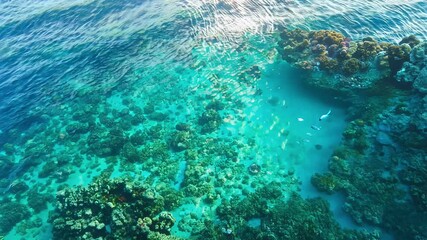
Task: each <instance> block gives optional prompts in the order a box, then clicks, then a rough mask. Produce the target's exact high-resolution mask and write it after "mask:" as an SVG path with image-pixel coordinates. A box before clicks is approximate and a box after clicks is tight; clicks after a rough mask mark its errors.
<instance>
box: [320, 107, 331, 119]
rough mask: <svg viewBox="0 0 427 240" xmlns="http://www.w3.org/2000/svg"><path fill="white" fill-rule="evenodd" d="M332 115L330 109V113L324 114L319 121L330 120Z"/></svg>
mask: <svg viewBox="0 0 427 240" xmlns="http://www.w3.org/2000/svg"><path fill="white" fill-rule="evenodd" d="M330 114H331V109H329V111H328V112H327V113H326V114H323V115H322V116H320V118H319V121H322V120H323V119H326V118H328V117H329V115H330Z"/></svg>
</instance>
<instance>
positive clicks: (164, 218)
mask: <svg viewBox="0 0 427 240" xmlns="http://www.w3.org/2000/svg"><path fill="white" fill-rule="evenodd" d="M163 205H164V199H163V197H162V196H160V195H159V194H158V193H156V191H155V190H154V189H152V188H150V187H149V186H147V185H144V184H136V183H132V182H130V181H129V180H127V179H115V180H105V179H99V180H97V181H96V182H94V183H92V184H90V185H89V186H88V187H86V188H77V189H64V190H61V191H59V192H58V194H57V204H56V209H55V212H54V213H53V214H52V216H51V219H50V221H51V222H52V225H53V235H54V238H57V239H59V238H60V239H87V238H93V239H94V238H107V239H108V238H112V239H131V238H132V239H133V238H138V239H152V237H149V236H152V234H156V236H158V237H159V238H157V239H161V237H162V236H164V235H169V234H170V230H171V227H172V226H173V225H174V222H175V219H174V217H173V216H172V215H171V214H170V213H168V212H164V211H162V210H163ZM165 239H166V238H165Z"/></svg>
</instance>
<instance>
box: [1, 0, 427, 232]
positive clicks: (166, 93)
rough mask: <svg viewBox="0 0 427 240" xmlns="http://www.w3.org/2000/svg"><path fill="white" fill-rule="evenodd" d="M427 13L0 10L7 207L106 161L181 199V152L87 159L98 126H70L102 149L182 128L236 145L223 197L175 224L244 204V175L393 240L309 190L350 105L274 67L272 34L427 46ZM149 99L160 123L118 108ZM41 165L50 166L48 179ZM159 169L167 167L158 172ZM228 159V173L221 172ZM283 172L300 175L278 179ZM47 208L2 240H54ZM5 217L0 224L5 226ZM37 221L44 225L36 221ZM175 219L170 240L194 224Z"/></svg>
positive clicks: (356, 8)
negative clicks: (252, 169) (315, 201)
mask: <svg viewBox="0 0 427 240" xmlns="http://www.w3.org/2000/svg"><path fill="white" fill-rule="evenodd" d="M426 12H427V3H426V2H425V1H415V0H409V1H405V2H404V3H402V1H369V2H367V1H362V0H358V1H328V2H325V1H317V0H313V1H249V0H234V1H214V2H211V1H159V2H152V1H132V2H127V3H120V2H115V1H23V0H19V1H3V2H0V42H1V44H0V69H1V71H0V146H2V148H0V150H1V151H0V156H2V157H3V156H7V157H6V158H7V159H6V158H2V159H1V160H2V161H3V162H2V164H3V166H5V167H3V168H2V169H3V170H4V172H2V173H1V177H2V179H1V181H2V182H1V186H0V187H1V188H2V189H3V191H2V192H3V194H2V196H1V198H2V199H3V200H2V204H6V203H8V202H10V201H12V202H19V203H22V204H24V205H26V204H28V201H29V199H28V191H29V190H24V191H23V192H19V193H14V192H11V191H10V188H11V186H12V188H13V186H14V184H17V183H25V185H27V186H28V188H29V189H36V192H38V193H40V194H43V195H45V196H47V198H49V197H50V198H54V197H55V193H56V191H57V190H58V186H61V187H60V188H62V185H64V184H66V185H68V186H70V187H76V186H80V185H82V186H88V185H89V184H90V183H91V182H92V181H93V180H94V178H95V177H97V176H99V175H100V174H101V173H102V172H103V171H104V170H105V169H107V168H108V167H112V168H113V169H114V170H113V171H112V174H111V178H115V177H121V176H131V177H132V178H133V179H136V181H141V182H144V181H147V182H149V183H150V184H152V185H155V186H157V185H167V186H171V187H173V188H175V189H177V190H178V191H184V190H182V189H181V187H180V183H181V182H183V181H185V179H186V176H184V171H185V168H186V164H188V162H187V161H186V160H185V157H184V152H176V151H173V149H168V150H167V151H168V153H169V154H170V156H169V158H168V162H167V163H164V164H163V165H162V163H161V162H158V161H157V162H156V161H154V162H153V161H151V162H150V161H148V160H147V161H137V162H133V163H130V164H127V165H124V164H123V163H124V162H126V160H125V157H124V156H123V153H120V149H119V153H117V154H113V156H112V158H114V159H116V160H114V161H113V160H111V158H107V157H102V156H99V155H96V154H93V152H94V151H95V150H94V149H93V148H91V146H90V143H89V142H90V139H89V138H90V135H91V133H93V132H94V131H95V130H94V129H95V127H93V128H91V130H89V131H85V132H84V133H82V134H78V133H75V132H72V131H67V127H69V126H70V125H72V124H76V123H79V122H85V121H87V122H90V123H91V124H92V123H93V124H95V125H97V126H99V127H100V131H101V132H102V131H103V132H104V133H99V136H100V137H99V138H98V139H96V140H95V141H105V140H106V141H109V140H110V138H111V136H110V134H109V133H108V132H109V131H110V130H111V129H114V128H121V129H123V132H124V134H125V136H129V137H130V136H132V135H133V134H134V133H136V132H137V131H138V130H140V131H145V132H147V134H148V137H147V140H145V142H144V143H143V144H140V145H138V146H137V148H138V150H142V149H143V148H145V147H146V146H150V144H152V143H153V142H156V141H157V142H164V143H168V141H169V139H170V138H171V136H172V134H173V132H174V131H175V126H176V124H177V123H181V122H186V123H188V124H190V125H191V128H193V129H194V130H196V131H195V135H197V137H195V138H197V139H193V141H195V142H198V143H197V144H196V145H197V146H198V147H199V145H200V143H201V142H205V143H206V145H208V144H209V143H210V142H214V143H219V144H223V145H230V146H232V148H234V150H235V152H237V157H236V158H235V159H233V161H231V162H229V163H228V162H227V161H230V159H229V157H226V156H222V155H215V154H212V156H209V154H207V156H206V158H207V157H211V158H212V161H211V162H209V163H208V164H207V166H206V165H205V166H204V169H203V171H205V173H206V174H209V173H210V172H215V178H216V179H217V180H218V179H223V181H224V182H225V183H224V185H223V186H222V187H216V190H217V191H219V192H221V197H220V198H219V199H218V200H217V201H216V202H215V203H214V204H206V203H204V202H203V201H202V199H203V197H192V196H187V198H186V200H185V201H183V202H182V204H181V205H179V206H176V208H174V209H172V210H171V212H172V213H173V215H174V217H175V218H176V222H177V223H178V222H179V221H181V220H182V219H185V217H186V216H187V215H188V214H190V213H193V214H196V215H197V216H198V219H199V220H200V221H203V219H204V218H207V216H209V217H212V216H215V208H216V207H217V206H219V205H220V204H221V201H222V200H229V199H230V198H236V196H241V197H242V196H243V195H242V189H248V191H249V192H253V191H254V190H255V189H254V187H253V186H251V185H250V184H247V183H245V182H243V181H242V179H244V178H245V177H248V176H249V178H250V179H251V180H250V182H252V181H257V182H258V183H259V184H261V185H262V184H268V183H270V182H279V183H280V184H282V185H281V186H282V191H283V199H284V200H287V199H288V198H289V195H290V193H291V192H292V191H294V190H295V191H297V192H298V193H299V194H300V195H301V196H302V197H304V198H309V197H319V196H320V197H323V198H325V199H327V200H328V201H329V203H330V204H331V209H332V211H333V214H334V216H335V219H336V220H337V221H338V223H340V225H341V226H342V227H345V228H350V229H368V230H370V231H371V230H373V229H377V230H378V231H380V232H381V231H382V232H381V236H382V237H383V238H393V236H391V235H390V234H389V233H388V232H387V231H383V230H382V229H381V228H380V227H378V226H370V225H369V224H362V225H357V224H355V223H354V222H353V221H352V220H351V219H350V217H349V216H348V215H347V214H346V213H344V212H343V211H342V205H344V203H343V201H344V200H343V199H342V198H343V196H341V195H338V194H336V195H332V196H326V195H325V194H322V193H319V192H318V191H317V190H315V189H314V187H313V186H312V185H311V184H310V178H311V176H312V175H313V174H314V173H316V172H324V171H326V170H327V169H328V159H329V158H330V156H331V155H332V153H333V151H334V149H335V148H336V147H337V146H338V145H339V144H340V141H341V138H342V132H343V131H344V129H345V127H346V124H347V122H346V107H347V106H346V105H345V104H343V103H342V102H341V101H340V100H339V99H340V98H338V96H337V95H334V94H331V93H325V92H318V91H315V90H311V89H309V88H307V87H306V86H304V85H303V84H302V82H303V79H302V78H303V77H302V75H301V74H300V73H299V72H298V71H297V70H295V69H292V68H291V67H290V66H289V65H288V64H287V63H284V62H283V61H281V60H280V56H278V53H277V51H276V41H277V34H278V31H279V30H280V29H284V28H297V27H298V28H303V29H312V30H318V29H333V30H336V31H340V32H342V33H343V34H345V35H346V36H349V37H350V38H352V39H361V38H363V37H366V36H373V37H375V38H376V39H379V40H382V41H388V42H392V43H395V42H398V41H399V40H400V39H401V38H402V37H403V36H407V35H410V34H415V35H416V36H418V37H419V38H420V39H424V40H425V39H426V37H427V30H426V28H425V26H426V24H427V14H426ZM254 65H257V66H258V67H259V68H260V70H261V78H260V79H259V80H257V81H254V82H249V83H242V82H241V81H240V80H239V74H241V73H242V72H244V71H245V70H247V69H250V68H251V67H252V66H254ZM260 92H262V94H259V93H260ZM213 99H215V100H219V101H222V102H223V103H224V105H225V108H224V109H223V110H221V111H220V115H221V118H222V119H223V120H224V122H223V124H221V126H220V127H219V129H217V130H216V131H214V132H212V133H209V134H202V133H200V131H199V129H198V128H199V126H198V124H197V123H198V119H199V117H200V116H201V115H202V113H203V112H204V109H205V108H206V106H207V105H208V104H209V103H210V102H212V100H213ZM147 105H154V109H155V111H156V112H160V113H163V114H164V116H165V119H162V120H158V119H155V118H153V117H152V116H149V115H150V114H146V113H144V114H142V115H143V116H144V117H145V118H148V119H146V120H145V121H144V122H143V123H140V124H131V123H130V119H126V116H128V115H129V114H128V113H126V112H123V113H121V114H120V113H119V112H120V111H123V110H125V111H127V110H129V109H130V112H131V113H130V116H131V118H132V117H135V116H137V115H138V113H137V111H135V110H132V107H133V108H134V109H136V108H139V109H143V108H144V107H145V106H147ZM329 109H331V110H332V115H331V117H330V118H329V119H327V121H324V122H322V123H321V124H320V125H319V127H321V129H320V130H314V129H312V128H311V126H312V125H313V124H316V125H318V118H319V116H321V115H322V114H325V113H326V112H327V111H328V110H329ZM85 117H87V118H89V119H85ZM102 118H104V119H102ZM105 118H107V120H108V121H110V123H109V124H106V123H105V122H104V121H107V120H105ZM302 120H303V121H302ZM155 126H157V127H160V129H161V130H159V128H157V129H155V128H154V129H153V128H152V127H155ZM149 129H152V130H151V131H149ZM150 134H151V135H150ZM157 135H159V136H157ZM156 136H157V137H156ZM7 143H8V144H12V146H13V151H12V153H8V152H7V151H8V150H7V149H6V147H5V145H4V144H7ZM201 145H203V144H201ZM316 145H321V149H316ZM119 148H121V147H119ZM224 162H225V163H224ZM47 163H53V164H54V165H55V169H54V170H52V171H51V172H49V174H48V176H44V177H40V172H42V171H43V167H44V166H45V165H46V164H47ZM253 163H256V164H258V165H260V166H261V174H258V175H256V176H252V175H250V174H249V173H248V171H247V169H248V167H249V166H250V165H251V164H253ZM165 164H166V165H169V166H170V168H169V169H167V170H164V171H161V170H158V168H162V167H164V165H165ZM221 164H225V167H222V168H221V169H222V170H221V171H219V172H216V171H217V166H218V165H221ZM289 171H292V172H295V174H294V175H293V176H291V177H284V175H286V173H287V172H289ZM63 176H65V177H63ZM252 179H255V180H252ZM221 181H222V180H221ZM48 202H49V203H48V205H47V206H46V208H44V209H42V210H41V211H39V212H35V211H34V209H30V212H31V216H30V217H28V218H26V220H23V221H18V222H17V224H16V225H15V226H14V227H13V228H12V229H7V231H5V232H2V233H1V234H0V235H5V236H6V239H20V238H24V239H50V238H51V224H50V223H48V222H47V218H48V212H49V211H52V210H53V209H54V208H55V201H54V200H50V201H48ZM5 214H6V213H0V216H3V219H5V218H4V215H5ZM213 218H215V217H213ZM35 219H40V220H41V224H36V226H34V227H31V226H28V225H29V221H34V220H35ZM26 221H27V222H26ZM254 222H256V220H254ZM178 225H179V224H175V225H174V227H173V228H172V232H171V233H172V235H174V236H178V237H183V238H188V237H190V236H191V234H192V233H191V230H188V228H179V227H178ZM218 226H221V223H220V224H218ZM4 229H6V228H4ZM22 229H25V231H23V230H22ZM9 230H10V231H9ZM281 237H283V236H278V238H279V239H282V238H281ZM58 239H59V238H58ZM224 239H226V238H224ZM254 239H255V238H254ZM283 239H285V238H284V237H283Z"/></svg>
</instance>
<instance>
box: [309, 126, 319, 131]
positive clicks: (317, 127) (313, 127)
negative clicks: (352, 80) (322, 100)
mask: <svg viewBox="0 0 427 240" xmlns="http://www.w3.org/2000/svg"><path fill="white" fill-rule="evenodd" d="M311 128H312V129H314V130H317V131H319V130H320V127H319V126H316V125H311Z"/></svg>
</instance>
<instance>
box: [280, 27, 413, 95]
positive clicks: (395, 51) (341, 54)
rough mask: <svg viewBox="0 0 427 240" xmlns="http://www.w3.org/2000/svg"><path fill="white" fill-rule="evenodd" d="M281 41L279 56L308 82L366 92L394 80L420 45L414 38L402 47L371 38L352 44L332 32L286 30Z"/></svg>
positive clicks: (402, 42) (407, 40)
mask: <svg viewBox="0 0 427 240" xmlns="http://www.w3.org/2000/svg"><path fill="white" fill-rule="evenodd" d="M280 38H281V39H280V41H279V47H278V51H279V53H280V54H281V55H282V58H283V59H284V60H286V61H287V62H289V63H290V64H292V65H293V66H295V67H297V68H300V69H302V70H304V71H305V72H306V73H307V83H309V84H310V85H313V86H315V87H320V88H326V89H333V90H336V91H346V90H353V89H366V88H370V87H372V86H374V84H375V83H376V82H378V81H380V80H382V79H384V78H393V77H395V75H396V73H397V72H398V71H399V70H400V69H401V68H402V66H403V64H404V63H405V62H407V61H408V60H409V59H410V52H411V50H412V51H415V50H414V49H415V48H417V45H418V44H419V43H420V41H419V40H418V39H417V38H416V37H415V36H409V37H406V38H404V39H403V40H402V41H401V42H400V43H399V45H393V44H389V43H380V42H377V41H376V40H374V39H373V38H371V37H366V38H363V39H362V40H360V41H353V40H350V39H349V38H346V37H345V36H343V35H342V34H341V33H338V32H335V31H331V30H319V31H304V30H301V29H295V30H285V31H283V32H282V33H281V34H280ZM418 48H419V47H418Z"/></svg>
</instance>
